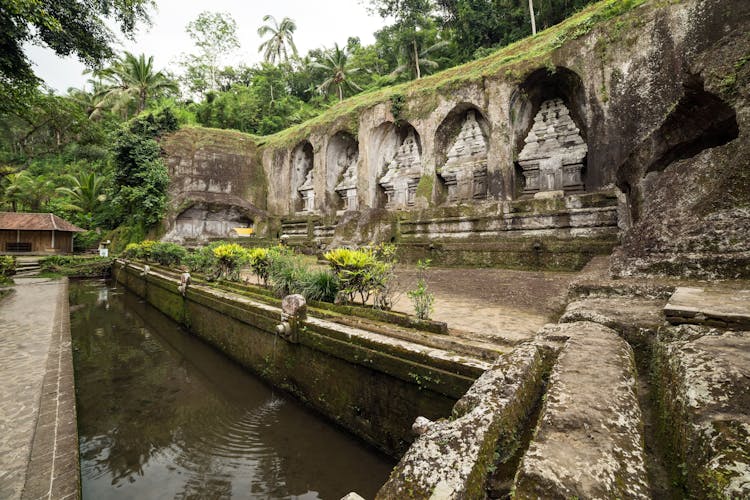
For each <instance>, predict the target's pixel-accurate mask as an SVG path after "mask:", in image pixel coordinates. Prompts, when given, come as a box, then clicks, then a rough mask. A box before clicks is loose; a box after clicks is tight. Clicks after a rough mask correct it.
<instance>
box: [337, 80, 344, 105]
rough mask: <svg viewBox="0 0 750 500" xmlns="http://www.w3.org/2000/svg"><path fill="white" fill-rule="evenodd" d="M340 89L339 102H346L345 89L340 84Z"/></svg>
mask: <svg viewBox="0 0 750 500" xmlns="http://www.w3.org/2000/svg"><path fill="white" fill-rule="evenodd" d="M338 87H339V102H341V101H343V100H344V88H343V87H342V86H341V84H340V83H339V84H338Z"/></svg>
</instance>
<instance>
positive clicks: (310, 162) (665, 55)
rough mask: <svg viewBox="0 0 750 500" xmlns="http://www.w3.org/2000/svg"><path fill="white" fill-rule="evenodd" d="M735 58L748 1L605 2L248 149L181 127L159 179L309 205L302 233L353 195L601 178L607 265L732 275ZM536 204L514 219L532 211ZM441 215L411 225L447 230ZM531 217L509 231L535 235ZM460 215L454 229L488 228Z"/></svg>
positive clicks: (284, 210) (461, 198)
mask: <svg viewBox="0 0 750 500" xmlns="http://www.w3.org/2000/svg"><path fill="white" fill-rule="evenodd" d="M749 72H750V4H749V3H748V2H737V1H733V0H684V1H681V2H666V1H659V0H653V1H650V2H643V1H637V0H635V1H631V2H613V1H605V2H601V3H600V4H596V5H594V6H592V7H591V8H589V9H587V10H586V11H584V12H582V13H581V14H579V15H577V16H575V17H574V18H572V19H571V20H568V21H566V22H565V23H563V24H561V25H560V26H557V27H554V28H552V29H550V30H547V31H545V32H543V33H541V34H539V35H538V36H536V37H534V38H530V39H526V40H523V41H521V42H519V43H517V44H514V45H512V46H510V47H507V48H506V49H503V50H501V51H499V52H498V53H496V54H494V55H492V56H489V57H488V58H485V59H482V60H478V61H474V62H472V63H469V64H466V65H464V66H461V67H458V68H452V69H450V70H447V71H444V72H442V73H440V74H438V75H435V76H432V77H429V78H424V79H422V80H420V81H417V82H413V83H411V84H409V85H402V86H397V87H392V88H388V89H383V90H381V91H378V92H374V93H370V94H364V95H360V96H356V97H354V98H352V99H349V100H347V101H344V102H343V103H341V104H339V105H337V106H334V107H333V108H332V109H331V110H330V111H329V112H327V113H326V114H324V115H322V116H320V117H318V118H316V119H314V120H312V121H311V122H309V123H306V124H302V125H301V126H299V127H297V128H294V129H290V130H287V131H284V132H282V133H280V134H277V135H275V136H271V137H268V138H265V139H264V143H263V145H262V146H260V147H259V148H258V150H257V151H256V149H255V145H254V144H252V138H251V137H250V136H243V135H241V134H234V135H233V137H234V139H233V140H234V141H235V142H234V143H233V145H231V146H229V148H225V146H223V145H220V144H219V143H220V142H221V141H218V142H217V143H216V144H212V141H213V140H212V139H211V138H212V137H216V138H218V137H223V136H224V134H229V133H225V132H219V131H197V130H195V129H191V131H188V132H183V131H181V132H179V133H178V134H176V137H182V139H180V140H178V141H175V140H172V142H173V143H175V144H180V145H181V146H180V148H182V149H180V148H172V149H170V148H169V147H167V151H168V152H169V154H170V160H169V163H170V168H171V169H175V173H176V175H177V177H176V179H177V182H176V183H175V184H174V188H173V189H174V193H173V196H175V198H176V199H177V198H179V197H180V196H184V195H185V193H188V192H195V191H199V192H204V193H205V192H212V193H213V192H215V193H217V196H219V197H222V196H224V197H232V196H237V197H239V198H242V199H243V200H245V201H249V202H250V203H251V204H252V205H253V206H254V207H258V208H267V210H268V212H269V213H270V214H272V215H273V216H275V217H278V218H281V219H282V225H283V219H285V218H290V217H291V218H294V217H296V220H299V218H300V216H301V217H307V218H310V217H319V218H321V220H325V221H326V226H325V228H324V227H323V226H322V225H321V226H315V227H313V228H310V229H309V230H308V231H307V232H308V233H309V234H311V235H313V237H314V238H318V237H320V236H319V235H322V234H329V235H330V234H332V233H333V232H335V228H336V224H337V220H339V217H340V215H341V214H342V213H343V211H345V210H353V209H355V208H356V209H357V210H368V209H375V210H380V209H386V210H391V211H393V210H396V209H398V210H399V213H402V214H403V213H406V214H409V215H408V218H409V219H411V220H414V219H415V218H417V219H418V218H419V217H421V216H420V215H419V214H420V213H424V214H426V215H424V217H427V218H430V217H432V218H433V219H434V218H435V210H438V209H440V210H442V209H444V208H446V207H447V208H450V207H458V208H459V209H460V210H459V212H461V213H462V214H464V215H467V216H468V217H472V216H473V217H475V216H476V214H475V213H474V212H476V213H477V214H481V215H482V217H490V216H491V213H497V215H498V217H500V216H501V215H502V213H505V214H506V215H507V213H511V212H514V211H515V210H517V209H518V205H517V202H518V201H519V200H521V201H522V200H524V199H527V198H547V199H549V198H558V197H565V198H566V199H570V201H567V202H565V203H563V204H561V205H564V206H566V207H567V208H566V209H567V210H568V211H569V212H570V211H571V210H572V211H575V210H576V208H575V206H576V204H577V203H578V202H577V201H576V198H575V196H577V195H579V194H580V193H592V192H597V191H608V192H611V191H612V190H614V191H615V192H616V193H618V196H619V197H620V206H619V214H620V215H619V218H620V222H619V226H620V228H621V230H622V231H623V233H622V237H621V240H622V246H621V248H620V250H619V251H618V252H617V256H616V259H615V271H616V272H618V273H620V274H632V273H661V272H664V273H671V274H692V275H695V276H718V277H733V276H745V277H747V276H750V267H749V265H748V263H750V244H749V242H750V217H749V215H750V146H749V145H748V140H747V136H748V130H749V127H750V122H749V121H748V113H749V112H748V104H747V96H748V95H749V94H750V87H749V86H750V83H749V81H750V76H749ZM240 138H245V139H246V141H247V144H245V146H244V147H243V148H240V149H241V151H242V153H241V154H239V155H238V154H237V149H236V143H237V142H236V141H240ZM550 138H554V140H555V141H556V143H555V144H556V145H555V147H550V144H547V143H546V142H549V141H548V139H550ZM191 141H192V144H191ZM201 141H204V142H201ZM185 147H187V148H188V149H189V151H190V153H189V154H187V155H185V154H182V155H181V156H178V155H177V151H178V150H184V149H185ZM525 148H527V149H525ZM530 152H531V153H530ZM243 155H245V156H243ZM529 155H531V156H529ZM196 164H197V165H198V166H199V170H200V168H203V170H201V171H198V172H194V171H193V170H191V168H192V169H194V168H195V165H196ZM200 165H202V167H200ZM261 168H262V171H261ZM261 172H262V174H263V175H261ZM196 187H197V188H198V189H196ZM344 188H345V189H344ZM226 199H229V198H226ZM229 204H230V205H231V204H233V202H232V203H229ZM545 210H546V209H540V208H539V207H536V206H531V208H530V209H529V211H528V213H527V214H526V215H524V217H525V220H526V221H536V222H534V223H533V224H531V226H535V225H536V227H542V226H543V224H542V222H541V221H542V219H543V217H547V218H549V216H550V215H555V214H552V213H549V210H547V211H545ZM425 211H427V212H425ZM430 211H431V212H430ZM493 211H494V212H493ZM428 212H429V213H428ZM571 213H572V212H571ZM566 214H567V215H565V216H564V217H558V219H559V220H568V219H569V215H570V214H569V213H568V212H566ZM557 215H559V213H558V214H557ZM505 220H507V217H506V219H505ZM498 221H500V222H502V221H501V219H500V218H498ZM500 222H498V224H496V225H499V226H502V225H503V224H502V223H500ZM321 224H322V223H321ZM467 224H468V222H467ZM556 224H557V223H556ZM597 224H599V226H597ZM443 226H444V225H443ZM443 226H441V225H440V224H433V226H432V227H434V231H433V233H434V234H428V235H426V236H425V237H426V238H428V239H430V240H435V239H443V240H446V241H447V240H450V238H452V236H450V235H449V234H445V233H441V232H440V231H441V229H440V228H441V227H443ZM511 226H512V225H511V224H510V223H507V224H506V225H505V226H504V227H505V228H506V229H514V228H513V227H511ZM531 226H528V224H527V226H524V231H522V232H520V233H513V234H515V236H514V237H516V238H518V237H522V238H528V237H539V234H541V233H539V234H536V233H535V234H532V233H530V232H529V231H528V228H529V227H531ZM466 227H468V228H469V229H465V228H464V229H462V232H461V238H462V241H467V240H473V239H477V240H481V241H483V242H487V241H488V238H490V237H491V238H496V237H498V236H497V235H498V234H499V233H492V234H489V233H482V231H481V230H480V228H476V227H475V226H471V224H469V225H468V226H466ZM545 227H546V226H545ZM590 227H592V228H594V229H596V228H601V227H604V226H602V225H601V221H599V222H597V221H593V222H591V224H590ZM562 228H563V226H560V227H559V228H556V229H562ZM548 229H549V228H547V229H545V230H548ZM508 234H511V233H508ZM555 234H556V236H555V237H559V231H558V232H557V233H555ZM315 235H318V236H315ZM586 235H587V232H586V231H582V230H580V229H575V230H570V231H568V232H567V233H566V237H570V238H576V237H581V236H586ZM337 236H339V235H337ZM504 237H505V236H504ZM338 239H340V238H338ZM454 239H455V238H454Z"/></svg>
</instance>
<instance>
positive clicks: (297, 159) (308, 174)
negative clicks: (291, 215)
mask: <svg viewBox="0 0 750 500" xmlns="http://www.w3.org/2000/svg"><path fill="white" fill-rule="evenodd" d="M292 161H293V165H294V172H295V174H296V178H297V179H303V181H302V184H301V185H299V186H298V187H297V195H298V197H299V199H300V200H301V203H300V204H299V205H298V211H300V212H312V211H313V210H314V209H315V191H314V187H313V162H312V158H311V155H310V154H309V153H308V152H307V151H305V148H304V147H300V148H297V151H296V152H295V153H294V158H293V160H292Z"/></svg>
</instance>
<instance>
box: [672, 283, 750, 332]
mask: <svg viewBox="0 0 750 500" xmlns="http://www.w3.org/2000/svg"><path fill="white" fill-rule="evenodd" d="M664 315H665V316H666V317H667V321H669V322H670V323H672V324H674V325H679V324H683V323H690V324H695V325H705V326H713V327H717V328H729V329H733V330H750V290H710V289H704V288H688V287H683V288H678V289H677V290H675V293H674V295H672V298H671V299H669V303H667V305H666V306H665V307H664Z"/></svg>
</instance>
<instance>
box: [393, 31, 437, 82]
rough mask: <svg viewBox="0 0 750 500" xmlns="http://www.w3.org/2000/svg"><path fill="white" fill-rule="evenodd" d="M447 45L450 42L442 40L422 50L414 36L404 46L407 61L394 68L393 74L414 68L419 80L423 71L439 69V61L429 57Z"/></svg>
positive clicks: (415, 76) (415, 75) (403, 51)
mask: <svg viewBox="0 0 750 500" xmlns="http://www.w3.org/2000/svg"><path fill="white" fill-rule="evenodd" d="M446 45H448V42H446V41H440V42H437V43H434V44H432V45H430V46H429V47H427V48H426V49H423V50H421V51H420V50H419V46H418V43H417V39H416V38H414V39H413V40H412V41H411V42H409V43H408V44H407V45H404V46H403V47H402V53H403V56H404V60H405V62H404V63H403V64H401V65H400V66H398V67H397V68H396V69H394V70H393V72H392V73H391V76H398V75H400V74H401V73H403V72H405V71H411V70H413V75H414V78H416V79H417V80H419V79H420V78H422V73H427V72H428V71H431V70H434V69H437V67H438V63H436V62H435V61H433V60H432V59H429V56H430V55H431V54H432V53H433V52H436V51H437V50H439V49H441V48H443V47H445V46H446Z"/></svg>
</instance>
